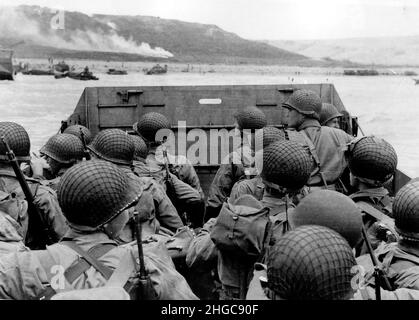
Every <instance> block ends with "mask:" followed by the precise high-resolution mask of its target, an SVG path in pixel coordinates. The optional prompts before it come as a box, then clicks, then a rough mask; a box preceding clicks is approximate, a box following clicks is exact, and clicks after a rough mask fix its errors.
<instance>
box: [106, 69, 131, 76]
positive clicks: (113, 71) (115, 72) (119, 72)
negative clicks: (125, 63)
mask: <svg viewBox="0 0 419 320" xmlns="http://www.w3.org/2000/svg"><path fill="white" fill-rule="evenodd" d="M106 73H107V74H110V75H125V74H128V72H127V71H126V70H118V69H108V71H107V72H106Z"/></svg>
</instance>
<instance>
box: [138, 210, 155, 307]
mask: <svg viewBox="0 0 419 320" xmlns="http://www.w3.org/2000/svg"><path fill="white" fill-rule="evenodd" d="M134 217H135V220H134V221H135V237H136V239H137V248H138V261H137V262H138V264H139V265H140V269H139V271H137V277H138V279H139V285H138V286H137V300H156V297H157V295H156V291H155V290H154V288H153V285H152V283H151V278H150V276H149V275H148V272H147V270H146V268H145V263H144V252H143V241H142V226H141V220H140V214H139V213H138V212H137V211H135V212H134Z"/></svg>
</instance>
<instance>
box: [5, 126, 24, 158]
mask: <svg viewBox="0 0 419 320" xmlns="http://www.w3.org/2000/svg"><path fill="white" fill-rule="evenodd" d="M3 136H4V138H5V140H6V142H7V143H8V144H9V147H10V149H11V150H12V151H13V153H14V154H15V156H16V158H17V159H18V160H20V161H29V160H30V159H31V157H30V155H29V153H30V149H31V142H30V140H29V135H28V133H27V132H26V130H25V128H23V127H22V126H21V125H20V124H17V123H15V122H0V138H1V137H3ZM0 161H9V158H8V157H7V155H6V147H5V146H4V145H3V143H2V142H1V141H0Z"/></svg>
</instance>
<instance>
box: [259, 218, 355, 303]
mask: <svg viewBox="0 0 419 320" xmlns="http://www.w3.org/2000/svg"><path fill="white" fill-rule="evenodd" d="M355 265H356V261H355V257H354V255H353V253H352V249H351V247H350V246H349V245H348V242H347V241H346V240H345V239H344V238H343V237H342V236H341V235H340V234H338V233H337V232H335V231H333V230H331V229H329V228H326V227H322V226H303V227H299V228H297V229H295V230H292V231H289V232H288V233H286V234H285V235H284V236H282V237H281V238H279V239H278V240H277V242H276V243H275V244H274V245H273V246H272V247H270V248H269V250H268V258H267V277H268V288H269V289H270V290H271V291H272V292H274V293H275V294H276V295H278V296H279V297H280V298H281V299H285V300H343V299H349V298H351V294H352V295H353V293H354V290H353V289H352V286H351V279H352V278H353V274H352V273H351V271H352V268H353V267H354V266H355Z"/></svg>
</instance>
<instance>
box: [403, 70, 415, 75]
mask: <svg viewBox="0 0 419 320" xmlns="http://www.w3.org/2000/svg"><path fill="white" fill-rule="evenodd" d="M403 75H405V76H417V75H418V74H417V73H416V72H415V71H410V70H407V71H405V72H404V73H403Z"/></svg>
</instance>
